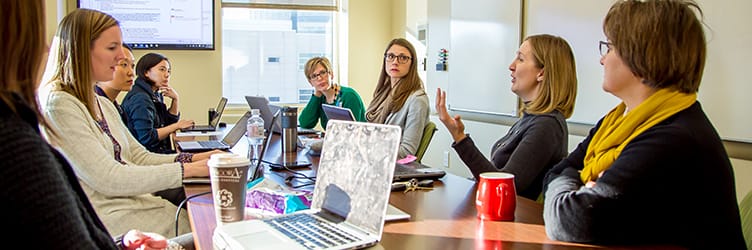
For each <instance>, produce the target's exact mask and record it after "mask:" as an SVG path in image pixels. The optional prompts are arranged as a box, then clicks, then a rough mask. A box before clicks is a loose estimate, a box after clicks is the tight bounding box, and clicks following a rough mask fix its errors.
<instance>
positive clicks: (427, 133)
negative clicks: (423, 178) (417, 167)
mask: <svg viewBox="0 0 752 250" xmlns="http://www.w3.org/2000/svg"><path fill="white" fill-rule="evenodd" d="M436 130H437V129H436V123H433V122H432V121H428V123H426V127H424V128H423V137H422V138H420V144H419V145H418V150H417V151H416V152H415V158H417V159H416V160H417V161H418V162H420V160H422V159H423V155H424V154H426V150H427V149H428V144H431V139H433V134H434V133H435V132H436Z"/></svg>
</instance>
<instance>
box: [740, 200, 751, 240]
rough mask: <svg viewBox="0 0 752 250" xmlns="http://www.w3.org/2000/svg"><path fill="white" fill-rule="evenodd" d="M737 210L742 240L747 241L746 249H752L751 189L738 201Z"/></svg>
mask: <svg viewBox="0 0 752 250" xmlns="http://www.w3.org/2000/svg"><path fill="white" fill-rule="evenodd" d="M739 212H740V213H741V218H742V232H744V241H746V242H747V249H752V191H750V192H748V193H747V195H745V196H744V199H742V202H741V203H739Z"/></svg>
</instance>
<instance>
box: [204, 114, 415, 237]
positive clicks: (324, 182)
mask: <svg viewBox="0 0 752 250" xmlns="http://www.w3.org/2000/svg"><path fill="white" fill-rule="evenodd" d="M326 131H327V134H326V137H325V138H324V146H323V147H324V150H323V151H322V154H321V159H320V162H319V168H318V172H317V176H316V186H315V187H314V190H313V202H312V204H311V208H310V209H307V210H303V211H299V212H296V213H293V214H287V215H282V216H278V217H273V218H266V219H259V220H246V221H241V222H234V223H227V224H223V225H218V226H217V228H216V229H215V230H214V235H213V238H212V239H213V241H214V248H215V249H244V248H245V249H247V248H254V249H313V248H320V249H352V248H364V247H369V246H373V245H375V244H377V243H378V241H379V240H380V239H381V235H382V233H383V230H384V218H385V217H386V211H387V205H388V203H389V194H390V185H391V183H392V177H393V175H394V162H395V161H396V160H397V149H398V147H399V142H400V136H401V128H400V127H398V126H394V125H384V124H374V123H359V122H348V121H338V120H335V121H331V122H329V123H328V124H327V129H326ZM353 180H358V181H353ZM311 224H315V226H313V228H312V229H311V228H310V225H311ZM323 231H327V232H326V233H321V232H323ZM300 236H304V237H300Z"/></svg>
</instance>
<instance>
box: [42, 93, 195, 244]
mask: <svg viewBox="0 0 752 250" xmlns="http://www.w3.org/2000/svg"><path fill="white" fill-rule="evenodd" d="M97 100H98V102H99V107H100V108H101V110H102V113H103V114H104V118H105V120H106V121H107V124H108V126H109V128H110V132H111V133H112V136H113V137H114V138H115V140H117V141H118V143H119V144H120V146H121V148H122V150H121V151H122V152H121V153H120V157H121V159H122V160H123V161H124V162H126V163H127V165H122V164H120V163H119V162H118V161H116V160H115V157H114V149H113V148H114V146H113V144H112V140H111V139H110V137H109V136H108V135H107V134H106V133H104V131H102V130H101V129H100V128H99V125H97V123H96V121H95V120H94V119H93V118H92V117H91V116H90V115H89V111H88V110H87V109H86V107H85V106H84V105H83V103H82V102H81V101H79V100H78V99H77V98H76V97H74V96H73V95H70V94H68V93H66V92H63V91H52V92H50V93H49V96H47V99H46V100H45V102H44V103H42V105H41V106H42V109H43V112H44V116H45V118H46V119H47V120H48V121H49V123H50V126H51V128H52V129H54V131H55V133H56V135H53V134H52V133H49V131H46V130H45V134H46V136H47V138H48V140H50V143H51V144H52V145H53V146H55V147H56V148H57V149H58V150H60V151H61V153H62V154H63V155H64V156H65V157H66V158H67V159H68V161H69V162H70V163H71V165H72V166H73V169H74V171H75V172H76V175H77V177H78V179H79V181H80V183H81V186H82V187H83V189H84V191H85V192H86V194H87V195H88V197H89V200H90V201H91V203H92V205H93V206H94V209H95V210H96V211H97V214H98V215H99V217H100V218H101V219H102V221H103V222H104V224H105V226H106V227H107V230H109V232H110V234H112V235H118V234H123V233H125V232H127V231H128V230H130V229H138V230H142V231H147V232H155V233H159V234H162V235H165V236H167V235H175V224H174V223H175V212H176V210H177V207H176V206H175V205H173V204H172V203H170V202H169V201H167V200H164V199H162V198H160V197H157V196H154V195H152V194H151V193H153V192H156V191H160V190H164V189H168V188H176V187H180V186H181V185H182V172H181V169H180V163H177V162H175V157H176V156H177V155H176V154H169V155H168V154H155V153H151V152H149V151H147V150H146V149H145V148H144V147H143V146H142V145H141V144H140V143H139V142H138V141H137V140H136V139H135V138H134V137H133V136H132V135H131V133H130V132H129V131H128V128H127V127H126V126H125V125H124V124H123V122H122V120H120V115H119V114H118V112H117V109H116V108H115V106H114V105H113V104H112V103H111V102H110V100H108V99H107V98H105V97H101V96H97ZM186 214H187V213H181V217H180V221H179V226H180V229H179V233H180V234H183V233H188V232H190V226H189V224H188V223H189V221H188V217H187V215H186Z"/></svg>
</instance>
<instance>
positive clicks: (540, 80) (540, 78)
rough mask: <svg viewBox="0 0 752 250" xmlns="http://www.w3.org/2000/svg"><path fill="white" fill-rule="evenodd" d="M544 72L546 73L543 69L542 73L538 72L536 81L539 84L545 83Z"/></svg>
mask: <svg viewBox="0 0 752 250" xmlns="http://www.w3.org/2000/svg"><path fill="white" fill-rule="evenodd" d="M543 71H544V69H541V70H540V71H539V72H538V75H537V76H536V77H535V80H536V81H538V82H543Z"/></svg>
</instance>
